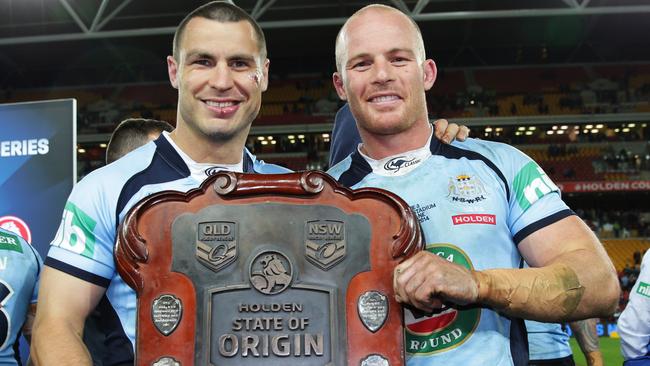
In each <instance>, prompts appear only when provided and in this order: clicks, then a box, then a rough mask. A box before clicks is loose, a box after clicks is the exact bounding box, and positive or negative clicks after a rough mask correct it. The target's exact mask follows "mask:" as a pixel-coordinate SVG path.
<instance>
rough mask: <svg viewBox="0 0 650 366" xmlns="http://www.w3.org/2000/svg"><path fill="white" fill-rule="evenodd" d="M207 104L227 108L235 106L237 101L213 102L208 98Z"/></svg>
mask: <svg viewBox="0 0 650 366" xmlns="http://www.w3.org/2000/svg"><path fill="white" fill-rule="evenodd" d="M205 104H207V105H209V106H210V107H217V108H226V107H232V106H234V105H235V102H213V101H211V100H206V101H205Z"/></svg>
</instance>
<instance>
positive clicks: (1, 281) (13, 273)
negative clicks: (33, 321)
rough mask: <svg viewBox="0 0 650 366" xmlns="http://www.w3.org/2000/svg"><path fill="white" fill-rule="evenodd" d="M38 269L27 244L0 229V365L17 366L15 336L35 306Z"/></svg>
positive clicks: (16, 340)
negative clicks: (30, 309) (30, 306)
mask: <svg viewBox="0 0 650 366" xmlns="http://www.w3.org/2000/svg"><path fill="white" fill-rule="evenodd" d="M41 266H42V261H41V257H40V256H39V255H38V253H37V252H36V250H34V248H32V246H31V245H29V244H28V243H27V242H26V241H25V240H24V239H23V238H21V237H20V236H18V235H16V234H14V233H12V232H10V231H7V230H5V229H2V228H0V365H18V354H17V351H18V347H17V344H18V337H19V336H20V330H21V329H22V327H23V324H24V323H25V319H26V317H27V310H28V308H29V304H33V303H36V298H37V296H38V276H39V274H40V271H41Z"/></svg>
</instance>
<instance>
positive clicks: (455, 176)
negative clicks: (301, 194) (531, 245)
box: [328, 139, 573, 366]
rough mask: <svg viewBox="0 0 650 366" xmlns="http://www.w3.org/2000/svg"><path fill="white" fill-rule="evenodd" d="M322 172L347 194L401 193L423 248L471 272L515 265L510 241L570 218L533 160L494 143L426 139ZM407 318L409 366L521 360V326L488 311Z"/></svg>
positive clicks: (517, 259) (517, 263)
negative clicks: (367, 190)
mask: <svg viewBox="0 0 650 366" xmlns="http://www.w3.org/2000/svg"><path fill="white" fill-rule="evenodd" d="M423 149H424V150H425V152H426V154H423V151H422V150H423ZM426 150H428V151H426ZM371 163H372V166H371ZM328 173H329V174H331V175H332V176H333V177H334V178H336V179H337V180H338V181H339V182H340V183H342V184H343V185H345V186H348V187H351V188H360V187H378V188H383V189H386V190H389V191H391V192H394V193H396V194H398V195H399V196H401V197H402V198H403V199H404V200H405V201H406V202H407V203H408V204H409V205H410V206H411V208H412V209H413V211H415V213H416V214H417V217H418V219H419V221H420V225H421V227H422V231H423V233H424V237H425V241H426V245H427V247H426V249H427V250H429V251H430V252H432V253H435V254H437V255H439V256H441V257H443V258H445V259H447V260H449V261H452V262H454V263H457V264H459V265H462V266H465V267H466V268H469V269H473V270H485V269H490V268H520V266H521V265H522V263H523V260H522V258H521V256H520V254H519V251H518V250H517V245H518V243H519V242H520V241H521V240H523V239H524V238H525V237H526V236H528V235H529V234H531V233H533V232H535V231H536V230H539V229H541V228H543V227H545V226H547V225H550V224H552V223H554V222H556V221H558V220H561V219H563V218H565V217H567V216H569V215H572V214H573V212H572V211H571V210H570V209H569V208H568V207H567V206H566V204H564V202H562V200H561V199H560V195H559V190H558V188H557V187H556V186H555V184H553V182H551V180H550V179H549V178H548V176H546V174H544V172H543V171H542V169H541V168H539V166H538V165H537V164H536V163H535V162H533V161H532V160H531V159H530V158H529V157H527V156H526V155H525V154H523V153H521V152H520V151H518V150H517V149H515V148H513V147H511V146H509V145H505V144H500V143H495V142H488V141H482V140H476V139H468V140H467V141H466V142H463V143H459V142H454V143H453V144H452V145H443V144H441V143H439V142H438V141H437V140H435V139H432V140H431V141H430V144H429V146H427V147H424V148H422V149H419V150H416V151H414V152H410V153H406V154H402V155H398V156H393V157H389V158H386V159H384V160H382V161H381V162H380V163H378V162H376V161H374V162H372V161H371V162H369V161H368V160H367V159H366V158H364V157H363V156H362V155H361V153H360V152H359V151H358V150H357V151H356V152H354V153H353V154H351V155H350V156H349V157H348V158H346V159H345V160H343V161H341V162H340V163H339V164H337V165H335V166H334V167H332V169H330V171H329V172H328ZM405 321H406V334H405V348H406V353H407V357H408V365H409V366H418V365H432V364H440V365H493V366H500V365H526V364H527V363H528V352H527V342H526V332H525V328H524V325H523V321H521V320H519V319H511V318H509V317H507V316H505V315H501V314H499V313H497V312H495V311H492V310H491V309H487V308H467V309H464V310H458V309H455V308H450V307H449V308H444V309H443V310H442V311H441V312H439V313H437V314H434V315H433V316H431V317H427V316H420V315H419V314H413V313H411V312H410V311H408V310H406V311H405Z"/></svg>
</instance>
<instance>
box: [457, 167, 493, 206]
mask: <svg viewBox="0 0 650 366" xmlns="http://www.w3.org/2000/svg"><path fill="white" fill-rule="evenodd" d="M486 196H487V192H486V191H485V187H483V182H481V180H480V179H478V178H477V177H475V176H471V175H469V174H460V175H457V176H455V177H450V178H449V194H448V195H447V198H448V199H449V200H450V201H451V202H453V203H461V204H464V205H473V204H475V203H478V202H482V201H485V200H486V199H487V198H486Z"/></svg>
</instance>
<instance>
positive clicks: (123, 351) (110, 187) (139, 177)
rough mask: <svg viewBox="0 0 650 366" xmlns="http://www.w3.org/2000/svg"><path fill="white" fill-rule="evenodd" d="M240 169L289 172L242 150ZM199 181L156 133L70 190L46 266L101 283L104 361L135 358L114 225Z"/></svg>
mask: <svg viewBox="0 0 650 366" xmlns="http://www.w3.org/2000/svg"><path fill="white" fill-rule="evenodd" d="M243 170H244V172H247V173H262V174H265V173H266V174H270V173H285V172H288V171H289V170H288V169H286V168H283V167H280V166H277V165H273V164H266V163H264V162H263V161H260V160H256V158H255V156H253V155H252V154H251V153H250V152H248V150H245V149H244V151H243ZM200 184H201V181H199V180H197V179H196V178H194V177H192V175H191V172H190V168H189V167H188V165H187V164H186V162H185V161H184V160H183V158H182V157H181V156H180V155H179V153H178V152H177V151H176V149H175V148H174V147H173V146H172V144H171V143H170V141H168V140H167V138H166V137H165V135H161V136H160V137H159V138H158V139H157V140H155V141H153V142H150V143H148V144H146V145H144V146H142V147H140V148H138V149H136V150H134V151H132V152H131V153H129V154H127V155H126V156H124V157H122V158H121V159H119V160H117V161H115V162H113V163H112V164H109V165H107V166H105V167H102V168H100V169H97V170H95V171H93V172H92V173H90V174H88V175H87V176H86V177H85V178H84V179H83V180H82V181H80V182H79V183H78V184H77V185H76V186H75V187H74V189H73V191H72V193H71V194H70V197H69V198H68V201H67V203H66V205H65V208H64V210H63V217H62V219H61V225H60V226H59V230H58V232H57V234H56V237H55V238H54V239H53V241H52V243H51V247H50V250H49V253H48V256H47V259H46V260H45V264H46V265H47V266H50V267H53V268H56V269H58V270H60V271H63V272H66V273H68V274H70V275H72V276H75V277H77V278H80V279H82V280H84V281H88V282H91V283H93V284H96V285H99V286H103V287H106V295H105V296H104V298H103V299H102V300H101V302H100V305H99V308H100V311H101V313H102V317H103V319H102V320H103V322H104V324H103V325H102V326H103V327H109V328H111V329H110V331H109V332H108V335H107V339H106V341H105V343H106V345H107V347H109V352H107V354H108V356H109V357H110V358H111V359H110V360H103V361H104V365H112V364H121V363H128V362H131V363H132V362H133V356H134V355H133V352H134V345H135V324H136V317H137V314H136V296H135V292H134V291H133V290H132V289H131V288H130V287H129V286H128V285H127V284H126V283H125V282H124V281H123V280H122V278H121V277H120V275H119V274H118V273H117V270H116V267H115V262H114V259H113V248H114V245H115V240H116V230H117V227H118V225H119V224H120V222H121V221H122V220H123V219H124V216H125V215H126V213H127V212H128V210H129V209H130V208H131V207H132V206H133V205H134V204H136V203H137V202H138V201H140V200H141V199H143V198H144V197H147V196H149V195H151V194H154V193H157V192H160V191H163V190H176V191H181V192H187V191H188V190H190V189H193V188H196V187H198V186H199V185H200ZM104 330H105V329H104ZM127 340H128V341H127Z"/></svg>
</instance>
